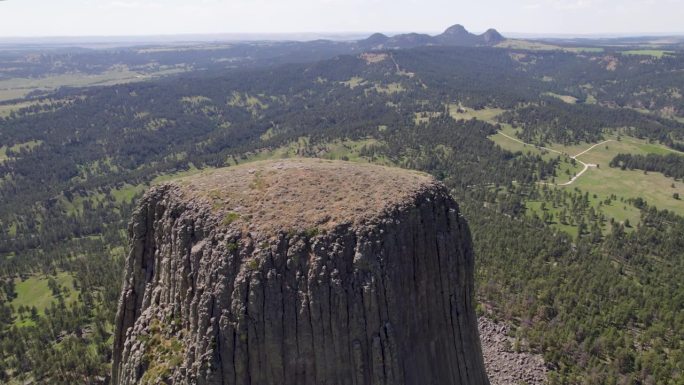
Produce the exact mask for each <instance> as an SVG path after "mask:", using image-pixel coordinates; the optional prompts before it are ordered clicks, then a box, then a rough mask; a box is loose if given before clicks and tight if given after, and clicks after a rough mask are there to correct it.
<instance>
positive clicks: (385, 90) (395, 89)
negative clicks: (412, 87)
mask: <svg viewBox="0 0 684 385" xmlns="http://www.w3.org/2000/svg"><path fill="white" fill-rule="evenodd" d="M375 90H376V91H377V92H379V93H381V94H386V95H392V94H397V93H400V92H404V91H406V88H404V86H403V85H402V84H401V83H389V84H376V85H375Z"/></svg>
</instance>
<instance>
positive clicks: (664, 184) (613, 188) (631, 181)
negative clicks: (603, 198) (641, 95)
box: [572, 137, 684, 215]
mask: <svg viewBox="0 0 684 385" xmlns="http://www.w3.org/2000/svg"><path fill="white" fill-rule="evenodd" d="M606 147H607V148H606ZM619 153H624V154H637V155H638V154H641V155H646V154H660V155H665V154H670V153H679V154H681V155H682V156H684V153H681V152H677V151H674V150H672V149H669V148H667V147H665V146H662V145H659V144H654V143H648V141H645V140H641V139H637V138H631V137H623V138H621V140H620V141H614V142H609V143H606V144H605V145H602V146H598V147H596V148H594V149H593V150H591V151H589V152H587V153H586V154H583V155H581V156H579V157H578V159H579V160H581V161H583V162H587V163H594V164H599V165H600V167H599V168H591V169H589V170H588V171H587V172H586V173H585V174H584V175H582V177H581V178H579V179H578V180H577V182H575V183H573V184H572V186H576V187H579V188H581V189H583V190H585V191H589V192H591V193H595V194H600V195H610V194H615V195H617V196H618V197H624V198H625V199H628V198H638V197H641V198H643V199H645V200H646V201H647V202H648V204H649V205H653V206H656V207H657V208H659V209H661V210H663V209H667V210H671V211H674V212H676V213H678V214H680V215H684V202H682V201H681V200H676V199H674V198H673V197H672V195H673V194H674V193H679V195H680V196H684V182H682V181H675V180H674V179H673V178H668V177H666V176H664V175H663V174H661V173H657V172H649V173H644V172H643V171H641V170H621V169H620V168H610V167H608V164H609V163H610V161H611V160H612V159H613V158H614V157H615V156H616V155H617V154H619ZM673 184H674V185H675V187H674V188H673V187H672V185H673Z"/></svg>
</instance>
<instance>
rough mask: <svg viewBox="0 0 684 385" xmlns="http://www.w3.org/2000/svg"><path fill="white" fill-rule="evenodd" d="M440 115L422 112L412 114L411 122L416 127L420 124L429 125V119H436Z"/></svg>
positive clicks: (439, 113) (438, 113)
mask: <svg viewBox="0 0 684 385" xmlns="http://www.w3.org/2000/svg"><path fill="white" fill-rule="evenodd" d="M441 115H442V113H441V112H435V111H422V112H414V113H413V122H414V123H415V124H416V126H418V125H420V124H427V123H430V119H434V118H438V117H440V116H441Z"/></svg>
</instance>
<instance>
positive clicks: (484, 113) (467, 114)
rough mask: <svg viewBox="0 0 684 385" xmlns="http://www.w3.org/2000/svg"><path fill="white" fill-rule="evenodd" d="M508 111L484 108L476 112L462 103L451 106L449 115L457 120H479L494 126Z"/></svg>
mask: <svg viewBox="0 0 684 385" xmlns="http://www.w3.org/2000/svg"><path fill="white" fill-rule="evenodd" d="M505 111H506V110H503V109H501V108H483V109H481V110H475V109H472V108H468V107H463V105H461V104H460V103H458V104H456V103H454V104H449V114H450V115H451V116H452V117H453V118H454V119H456V120H461V119H462V120H470V119H473V118H475V119H479V120H484V121H485V122H489V123H492V124H496V123H497V122H496V119H495V118H496V117H497V116H499V115H501V114H502V113H504V112H505Z"/></svg>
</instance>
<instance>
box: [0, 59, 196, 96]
mask: <svg viewBox="0 0 684 385" xmlns="http://www.w3.org/2000/svg"><path fill="white" fill-rule="evenodd" d="M184 71H186V69H184V68H169V69H161V70H158V71H152V72H149V73H143V72H138V71H132V70H130V69H128V68H127V67H126V66H114V67H112V68H111V69H109V70H108V71H106V72H103V73H101V74H97V75H86V74H63V75H50V76H44V77H37V78H12V79H5V80H0V101H2V100H11V99H20V98H24V97H26V95H28V94H29V93H30V92H32V91H37V90H42V91H52V90H55V89H57V88H59V87H64V86H69V87H88V86H108V85H114V84H121V83H131V82H140V81H145V80H149V79H152V78H155V77H159V76H164V75H171V74H176V73H180V72H184Z"/></svg>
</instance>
